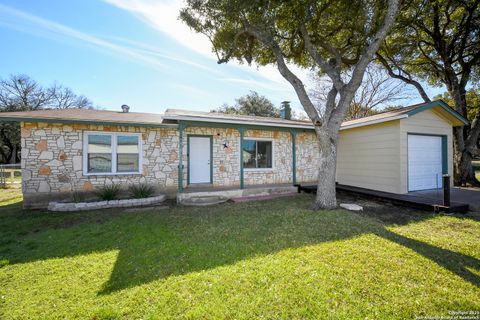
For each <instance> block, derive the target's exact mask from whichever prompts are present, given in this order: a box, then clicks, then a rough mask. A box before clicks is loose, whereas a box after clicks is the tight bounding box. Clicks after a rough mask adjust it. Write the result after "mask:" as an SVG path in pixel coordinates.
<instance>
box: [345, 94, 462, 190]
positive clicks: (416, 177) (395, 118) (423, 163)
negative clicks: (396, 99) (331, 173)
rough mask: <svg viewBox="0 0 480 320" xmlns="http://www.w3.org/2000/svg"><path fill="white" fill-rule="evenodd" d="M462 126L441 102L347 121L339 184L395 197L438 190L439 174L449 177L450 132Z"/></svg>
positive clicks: (450, 159)
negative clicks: (389, 193) (396, 195)
mask: <svg viewBox="0 0 480 320" xmlns="http://www.w3.org/2000/svg"><path fill="white" fill-rule="evenodd" d="M465 124H468V121H467V120H466V119H465V118H463V117H462V116H461V115H460V114H458V113H457V112H455V110H453V109H452V108H450V107H449V106H448V105H447V104H446V103H444V102H443V101H432V102H429V103H422V104H418V105H413V106H410V107H405V108H401V109H397V110H393V111H388V112H383V113H379V114H376V115H373V116H370V117H365V118H361V119H355V120H350V121H346V122H344V123H342V126H341V128H340V138H339V143H338V150H337V172H336V174H337V182H338V183H339V184H342V185H345V186H353V187H359V188H364V189H370V190H377V191H382V192H391V193H399V194H405V193H409V192H415V191H420V190H432V189H437V188H442V187H443V186H442V180H443V179H442V178H443V175H444V174H448V175H450V177H453V152H454V149H453V128H454V127H457V126H463V125H465ZM450 186H453V179H450Z"/></svg>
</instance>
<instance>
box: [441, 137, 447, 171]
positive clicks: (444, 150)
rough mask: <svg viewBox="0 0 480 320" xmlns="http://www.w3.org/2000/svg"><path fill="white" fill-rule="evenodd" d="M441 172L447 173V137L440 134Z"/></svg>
mask: <svg viewBox="0 0 480 320" xmlns="http://www.w3.org/2000/svg"><path fill="white" fill-rule="evenodd" d="M442 173H443V174H448V137H447V136H442Z"/></svg>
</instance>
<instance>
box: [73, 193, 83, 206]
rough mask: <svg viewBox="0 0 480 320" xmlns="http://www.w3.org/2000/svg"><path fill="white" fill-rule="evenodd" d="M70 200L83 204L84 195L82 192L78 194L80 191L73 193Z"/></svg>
mask: <svg viewBox="0 0 480 320" xmlns="http://www.w3.org/2000/svg"><path fill="white" fill-rule="evenodd" d="M72 200H73V202H75V203H78V202H85V194H84V193H83V192H80V191H73V192H72Z"/></svg>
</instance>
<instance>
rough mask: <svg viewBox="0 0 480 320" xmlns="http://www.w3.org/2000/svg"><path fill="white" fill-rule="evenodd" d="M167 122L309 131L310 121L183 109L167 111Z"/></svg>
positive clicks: (165, 115)
mask: <svg viewBox="0 0 480 320" xmlns="http://www.w3.org/2000/svg"><path fill="white" fill-rule="evenodd" d="M163 117H164V118H165V119H168V120H191V121H207V122H220V123H239V124H241V123H243V124H251V125H266V126H282V127H292V128H293V127H305V128H309V129H311V128H312V127H313V126H312V122H311V121H310V120H287V119H282V118H270V117H258V116H246V115H236V114H225V113H219V112H203V111H191V110H183V109H167V110H166V111H165V114H164V115H163Z"/></svg>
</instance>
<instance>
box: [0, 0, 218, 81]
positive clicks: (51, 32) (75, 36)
mask: <svg viewBox="0 0 480 320" xmlns="http://www.w3.org/2000/svg"><path fill="white" fill-rule="evenodd" d="M0 25H4V26H6V27H8V28H10V29H14V30H17V31H20V32H24V33H28V34H32V35H35V36H39V37H44V38H48V39H52V40H55V41H62V42H74V43H75V44H77V45H78V44H86V45H89V46H92V47H93V48H95V49H100V50H102V51H104V52H106V53H108V54H114V55H117V56H120V57H122V58H127V59H128V60H129V61H131V60H133V61H136V62H137V63H142V64H145V65H147V66H149V67H154V68H156V69H162V70H164V69H165V68H167V67H169V64H166V63H164V60H170V61H175V62H179V63H182V64H186V65H189V66H193V67H196V68H199V69H203V70H207V71H210V72H212V73H218V71H217V70H215V69H213V68H209V67H207V66H205V65H203V64H199V63H196V62H194V61H190V60H187V59H182V58H179V57H176V56H174V55H172V54H168V53H167V52H165V51H160V50H158V49H157V48H155V47H153V46H149V45H147V44H145V43H141V42H138V41H133V40H129V39H124V38H118V37H117V38H115V37H112V38H111V40H113V41H108V40H105V39H102V38H100V37H97V36H94V35H91V34H87V33H84V32H81V31H78V30H76V29H73V28H70V27H68V26H65V25H63V24H60V23H57V22H54V21H51V20H47V19H44V18H41V17H38V16H35V15H32V14H29V13H27V12H24V11H20V10H17V9H14V8H11V7H9V6H6V5H3V4H0ZM115 42H117V43H115ZM118 42H120V43H123V45H121V44H119V43H118Z"/></svg>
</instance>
